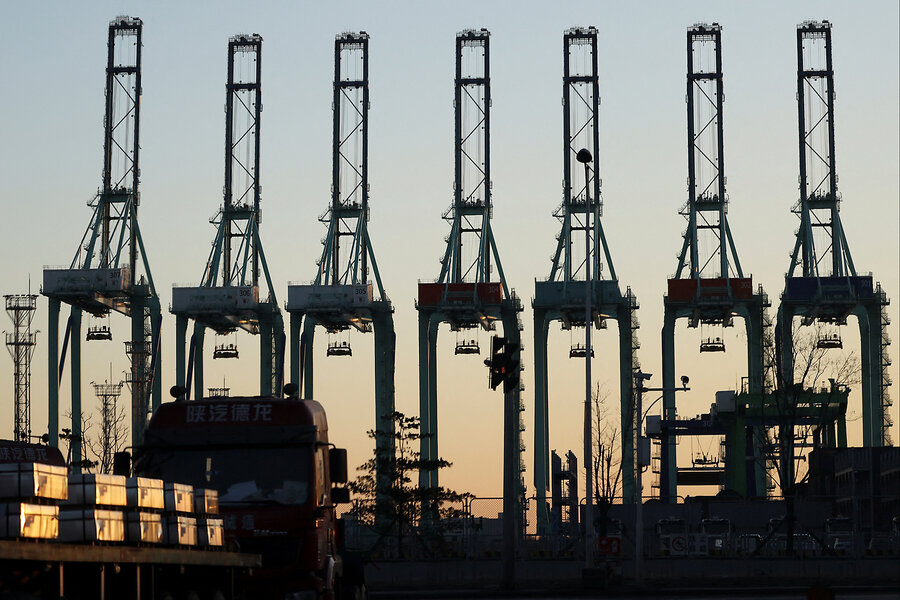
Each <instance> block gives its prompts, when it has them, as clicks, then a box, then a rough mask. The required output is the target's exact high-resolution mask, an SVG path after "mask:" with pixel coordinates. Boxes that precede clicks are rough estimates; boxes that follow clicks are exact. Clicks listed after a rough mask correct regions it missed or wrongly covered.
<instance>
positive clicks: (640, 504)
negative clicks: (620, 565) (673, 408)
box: [634, 369, 691, 585]
mask: <svg viewBox="0 0 900 600" xmlns="http://www.w3.org/2000/svg"><path fill="white" fill-rule="evenodd" d="M651 377H653V375H651V374H650V373H644V372H642V371H641V370H640V369H638V370H637V371H635V373H634V391H635V393H636V397H635V406H634V408H635V414H636V415H637V459H638V460H637V461H636V462H637V477H636V480H635V487H636V489H637V506H635V507H634V579H635V583H637V584H638V585H640V584H641V579H642V577H641V561H642V560H643V558H644V484H643V477H642V476H643V473H644V467H645V466H646V465H645V464H644V460H643V457H642V456H641V454H642V451H643V445H644V444H643V442H644V433H643V431H644V426H643V423H644V417H645V416H646V415H645V414H644V413H643V412H642V411H643V408H642V406H641V405H642V404H643V400H644V392H663V393H665V392H686V391H688V390H690V389H691V388H689V387H688V386H687V384H688V382H690V379H688V377H687V376H686V375H682V376H681V387H680V388H648V387H644V382H645V381H649V380H650V378H651ZM660 398H662V396H660V397H659V398H657V399H656V400H654V401H653V403H652V404H651V405H650V406H648V407H647V410H648V411H649V410H650V409H651V408H652V407H653V404H656V403H657V402H659V399H660ZM647 464H650V456H649V452H648V455H647Z"/></svg>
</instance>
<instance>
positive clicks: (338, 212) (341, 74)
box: [287, 31, 396, 514]
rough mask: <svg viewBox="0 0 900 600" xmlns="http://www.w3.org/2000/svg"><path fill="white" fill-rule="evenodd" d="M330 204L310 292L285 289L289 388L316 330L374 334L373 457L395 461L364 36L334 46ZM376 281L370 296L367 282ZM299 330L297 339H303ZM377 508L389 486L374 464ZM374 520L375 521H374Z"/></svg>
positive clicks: (390, 336) (388, 318) (304, 378)
mask: <svg viewBox="0 0 900 600" xmlns="http://www.w3.org/2000/svg"><path fill="white" fill-rule="evenodd" d="M333 110H334V114H333V118H334V127H333V137H332V185H331V203H330V205H329V207H328V210H326V211H325V214H324V215H323V216H322V218H321V220H322V222H323V223H325V225H326V226H327V227H328V233H327V234H326V236H325V239H324V240H323V242H322V245H323V248H322V255H321V257H320V258H319V260H318V262H317V266H318V269H317V271H316V277H315V279H314V280H313V282H312V284H307V285H301V284H291V285H289V286H288V301H287V311H288V312H289V313H290V315H291V316H290V345H291V380H292V381H294V382H296V383H298V384H302V386H303V390H302V391H303V394H304V397H306V398H315V395H314V393H313V341H314V336H315V330H316V326H317V325H319V326H321V327H323V328H324V329H325V330H326V331H327V332H328V333H330V334H336V333H339V332H342V331H347V330H348V329H353V330H355V331H359V332H361V333H368V332H371V331H373V330H374V333H375V430H376V431H377V432H379V433H380V434H383V435H378V436H376V441H375V443H376V454H377V456H378V457H380V458H387V457H392V456H393V454H394V443H393V437H392V436H393V432H394V421H393V419H392V418H391V416H390V415H391V413H393V412H394V352H395V347H396V336H395V333H394V319H393V312H394V308H393V306H392V305H391V301H390V299H388V296H387V294H386V293H385V291H384V285H383V284H382V282H381V274H380V273H379V271H378V263H377V262H376V261H375V252H374V250H373V248H372V240H371V238H370V236H369V228H368V221H369V35H368V34H367V33H366V32H365V31H361V32H359V33H342V34H340V35H338V36H336V38H335V41H334V102H333ZM370 269H371V274H372V276H373V277H374V279H375V286H376V288H377V289H376V293H375V294H374V295H373V286H372V282H371V281H370V280H369V274H370ZM301 323H302V326H303V333H302V335H301ZM350 353H351V349H350V345H349V342H336V343H335V344H329V346H328V348H327V355H329V356H341V355H348V354H350ZM376 462H377V464H376V479H377V485H378V498H379V500H380V501H381V500H386V498H387V496H386V495H385V494H386V492H387V490H388V489H389V488H390V485H391V480H390V477H389V475H388V474H387V473H384V472H381V471H383V468H382V461H381V460H379V461H376ZM379 514H380V513H379Z"/></svg>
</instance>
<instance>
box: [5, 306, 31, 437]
mask: <svg viewBox="0 0 900 600" xmlns="http://www.w3.org/2000/svg"><path fill="white" fill-rule="evenodd" d="M4 299H5V300H6V314H8V315H9V318H10V319H11V320H12V322H13V332H12V333H7V334H6V349H7V350H9V354H10V356H12V359H13V365H14V367H13V439H14V440H15V441H17V442H29V441H31V440H30V439H29V438H30V437H31V358H32V357H33V356H34V345H35V343H36V339H35V338H36V333H32V332H31V322H32V320H33V319H34V311H35V310H37V294H15V295H8V296H4Z"/></svg>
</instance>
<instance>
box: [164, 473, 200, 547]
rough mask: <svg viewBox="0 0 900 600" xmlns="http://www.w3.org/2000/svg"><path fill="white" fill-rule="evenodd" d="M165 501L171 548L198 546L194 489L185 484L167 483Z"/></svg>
mask: <svg viewBox="0 0 900 600" xmlns="http://www.w3.org/2000/svg"><path fill="white" fill-rule="evenodd" d="M165 499H166V535H167V538H166V539H167V543H168V544H169V545H170V546H196V545H197V517H195V516H194V514H193V513H194V487H193V486H191V485H187V484H184V483H166V484H165Z"/></svg>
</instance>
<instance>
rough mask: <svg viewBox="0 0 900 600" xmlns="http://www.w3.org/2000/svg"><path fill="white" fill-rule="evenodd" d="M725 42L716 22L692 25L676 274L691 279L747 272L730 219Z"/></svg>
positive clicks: (689, 46) (741, 274)
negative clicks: (683, 225)
mask: <svg viewBox="0 0 900 600" xmlns="http://www.w3.org/2000/svg"><path fill="white" fill-rule="evenodd" d="M721 41H722V28H721V27H720V26H719V25H718V24H717V23H713V24H712V25H705V24H698V25H695V26H693V27H691V28H690V29H689V30H688V38H687V44H688V48H687V50H688V53H687V56H688V76H687V103H688V110H687V116H688V147H689V151H688V182H687V183H688V201H687V203H686V204H685V205H684V206H683V207H682V209H681V211H680V212H681V214H682V215H683V216H684V217H685V219H686V220H687V222H688V227H687V230H686V231H685V233H684V246H683V247H682V250H681V254H680V256H679V259H678V269H677V272H676V275H675V277H676V278H681V277H682V273H683V272H684V270H685V268H687V269H688V274H687V276H688V277H690V278H700V277H722V278H727V277H743V273H742V271H741V263H740V261H739V260H738V256H737V251H736V250H735V248H734V241H733V240H732V238H731V230H730V229H729V227H728V220H727V218H726V213H727V212H728V197H727V195H726V194H725V183H726V178H725V161H724V156H723V152H724V149H723V123H722V105H723V103H724V92H723V89H722V44H721ZM729 250H730V256H729ZM729 258H730V259H731V260H729Z"/></svg>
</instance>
